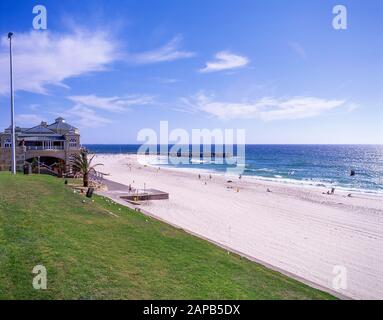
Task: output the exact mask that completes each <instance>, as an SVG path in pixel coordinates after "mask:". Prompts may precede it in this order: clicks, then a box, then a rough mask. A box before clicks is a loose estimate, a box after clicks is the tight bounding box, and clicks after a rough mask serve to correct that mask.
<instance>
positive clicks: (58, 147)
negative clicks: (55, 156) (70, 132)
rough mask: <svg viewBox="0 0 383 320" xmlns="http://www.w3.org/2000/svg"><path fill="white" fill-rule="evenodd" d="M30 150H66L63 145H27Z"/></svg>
mask: <svg viewBox="0 0 383 320" xmlns="http://www.w3.org/2000/svg"><path fill="white" fill-rule="evenodd" d="M26 148H27V150H28V151H40V150H48V151H49V150H64V147H63V146H51V147H48V146H46V147H43V146H26Z"/></svg>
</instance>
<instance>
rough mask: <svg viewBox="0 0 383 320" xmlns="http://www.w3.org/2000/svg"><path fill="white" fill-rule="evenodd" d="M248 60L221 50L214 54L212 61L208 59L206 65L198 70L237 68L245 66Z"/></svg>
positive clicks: (211, 70)
mask: <svg viewBox="0 0 383 320" xmlns="http://www.w3.org/2000/svg"><path fill="white" fill-rule="evenodd" d="M249 62H250V60H249V59H248V58H247V57H245V56H240V55H237V54H234V53H231V52H228V51H221V52H218V53H217V54H216V55H215V60H214V61H208V62H207V63H206V67H205V68H203V69H201V70H200V72H218V71H223V70H229V69H237V68H241V67H244V66H246V65H247V64H248V63H249Z"/></svg>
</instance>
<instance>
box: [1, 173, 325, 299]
mask: <svg viewBox="0 0 383 320" xmlns="http://www.w3.org/2000/svg"><path fill="white" fill-rule="evenodd" d="M83 199H84V197H82V196H81V195H79V194H74V193H73V191H72V190H71V189H70V188H69V187H66V186H64V183H63V181H62V180H60V179H56V178H52V177H49V176H22V175H18V176H16V177H13V176H11V175H10V174H5V173H0V299H331V298H332V297H331V296H330V295H328V294H326V293H323V292H320V291H318V290H315V289H312V288H310V287H308V286H306V285H304V284H301V283H299V282H297V281H295V280H292V279H289V278H287V277H285V276H283V275H281V274H279V273H277V272H273V271H270V270H268V269H266V268H264V267H262V266H260V265H258V264H256V263H253V262H250V261H248V260H246V259H243V258H240V257H238V256H236V255H233V254H230V255H228V253H227V252H226V251H225V250H222V249H220V248H218V247H216V246H214V245H212V244H210V243H208V242H206V241H203V240H200V239H198V238H196V237H193V236H191V235H188V234H186V233H185V232H183V231H181V230H178V229H175V228H173V227H171V226H168V225H166V224H164V223H162V222H159V221H156V220H154V219H150V218H148V217H146V216H144V215H142V214H139V213H136V212H134V211H132V210H130V209H128V208H125V207H123V206H119V205H116V204H109V203H108V202H107V201H106V200H105V199H103V198H101V197H95V198H94V200H95V201H94V202H91V201H89V200H87V203H85V204H83V203H82V200H83ZM108 212H112V213H114V214H117V215H118V216H119V217H118V218H116V217H113V216H112V215H110V214H108ZM38 264H42V265H44V266H45V267H46V268H47V271H48V289H47V290H34V289H33V287H32V279H33V276H34V275H33V274H32V269H33V267H34V266H35V265H38Z"/></svg>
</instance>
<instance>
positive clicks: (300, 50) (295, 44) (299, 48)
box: [289, 42, 307, 60]
mask: <svg viewBox="0 0 383 320" xmlns="http://www.w3.org/2000/svg"><path fill="white" fill-rule="evenodd" d="M289 46H290V48H291V49H292V50H293V51H294V52H295V53H296V54H297V55H299V56H300V57H301V58H302V59H304V60H306V59H307V54H306V50H305V49H304V48H303V47H302V46H301V45H300V44H299V43H298V42H289Z"/></svg>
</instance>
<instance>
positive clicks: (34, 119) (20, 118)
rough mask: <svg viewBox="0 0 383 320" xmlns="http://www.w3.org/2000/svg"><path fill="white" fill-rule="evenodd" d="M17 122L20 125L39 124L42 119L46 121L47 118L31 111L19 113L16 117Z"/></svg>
mask: <svg viewBox="0 0 383 320" xmlns="http://www.w3.org/2000/svg"><path fill="white" fill-rule="evenodd" d="M15 121H16V124H17V125H18V126H21V127H23V126H37V125H38V124H40V123H41V121H45V118H44V117H42V116H39V115H37V114H31V113H22V114H17V115H16V118H15Z"/></svg>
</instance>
